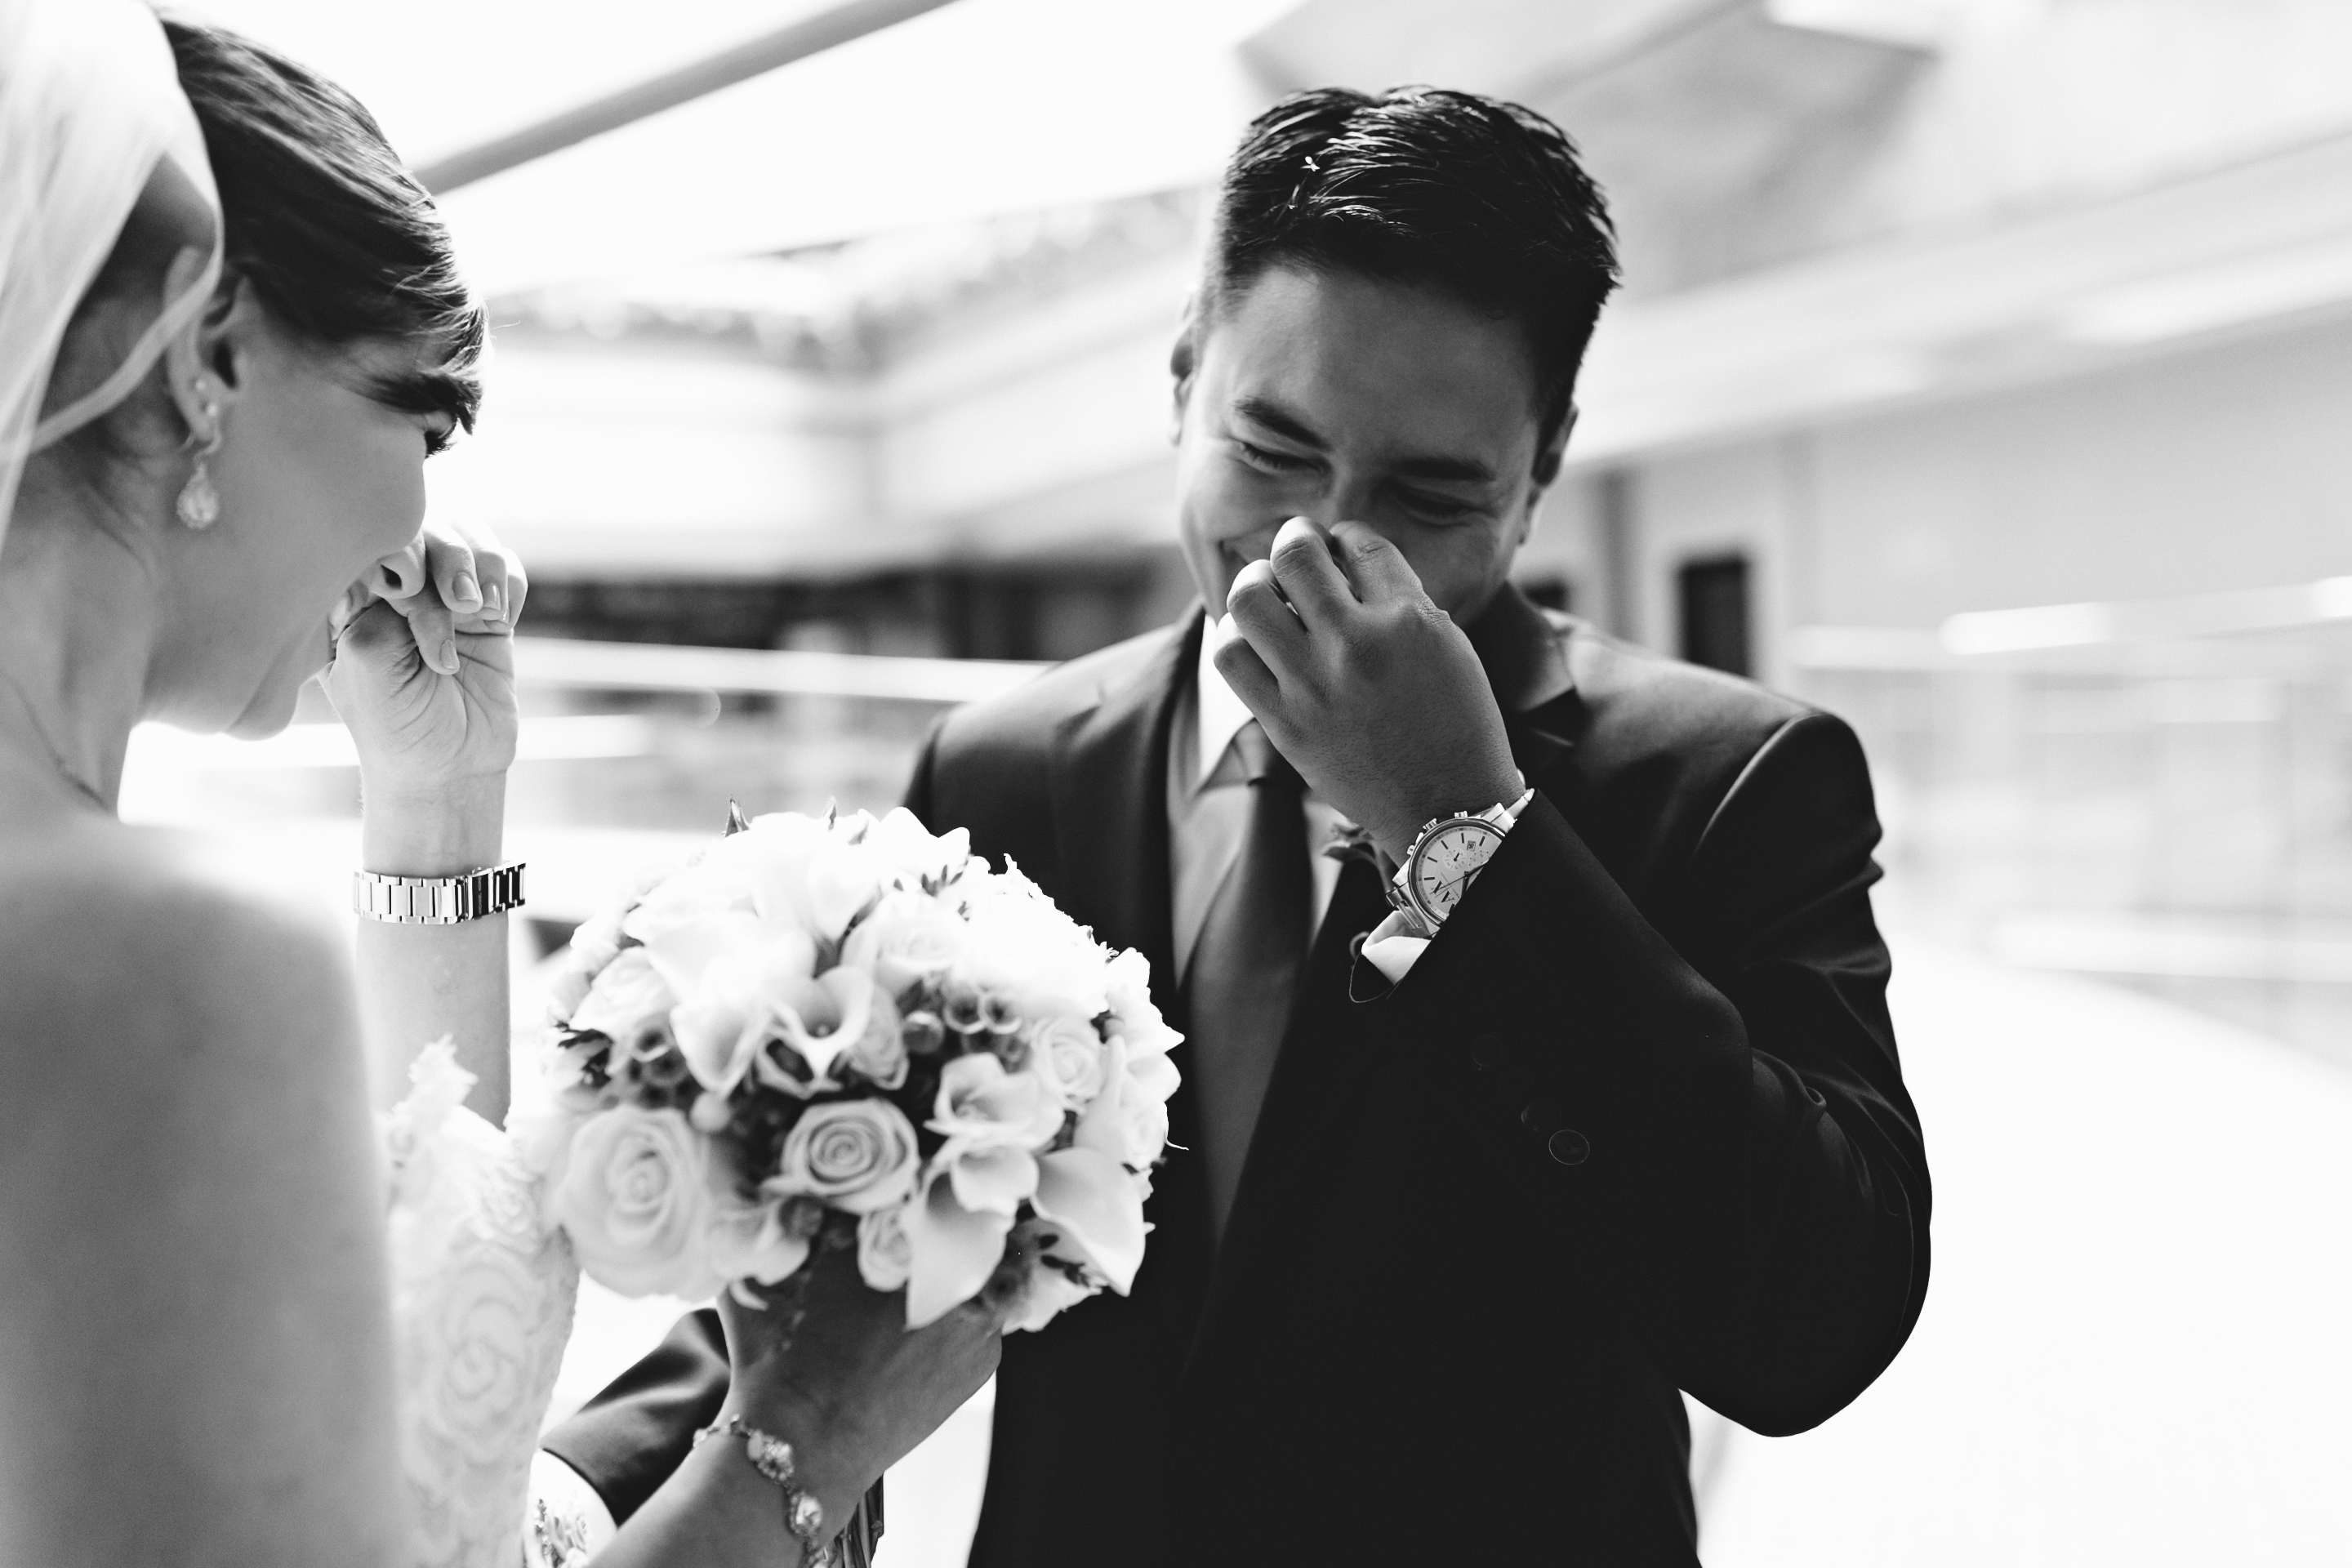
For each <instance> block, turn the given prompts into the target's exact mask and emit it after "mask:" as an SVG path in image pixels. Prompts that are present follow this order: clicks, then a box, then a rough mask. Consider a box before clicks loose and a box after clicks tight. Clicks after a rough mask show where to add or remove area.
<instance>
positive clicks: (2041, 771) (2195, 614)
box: [1791, 584, 2352, 1066]
mask: <svg viewBox="0 0 2352 1568" xmlns="http://www.w3.org/2000/svg"><path fill="white" fill-rule="evenodd" d="M2332 586H2333V585H2332V584H2316V585H2315V589H2328V588H2330V587H2332ZM2294 595H2305V598H2304V599H2303V600H2296V601H2295V602H2294V603H2290V602H2289V601H2290V599H2292V598H2293V596H2294ZM2336 598H2338V599H2342V600H2343V601H2344V605H2342V606H2341V607H2342V608H2346V609H2352V595H2336ZM2297 603H2303V604H2311V603H2315V605H2316V607H2317V608H2318V609H2320V610H2323V611H2333V610H2335V609H2336V608H2338V606H2336V604H2335V601H2334V600H2331V599H2329V598H2328V597H2327V596H2326V595H2324V594H2321V595H2314V594H2313V591H2312V590H2302V589H2295V590H2276V591H2272V592H2270V593H2268V594H2265V595H2209V596H2203V597H2200V598H2199V599H2195V600H2179V601H2172V602H2170V604H2169V605H2114V606H2104V605H2072V606H2053V607H2051V608H2050V609H2048V610H2037V611H2017V612H2002V613H2000V615H1999V616H1967V617H1955V619H1954V621H1953V622H1952V623H1949V624H1948V625H1947V626H1946V627H1945V628H1944V630H1943V631H1942V632H1941V633H1940V634H1937V633H1915V632H1885V631H1875V630H1866V629H1851V628H1822V627H1816V628H1810V629H1808V630H1805V631H1802V632H1800V633H1798V634H1797V635H1796V636H1795V637H1793V638H1792V639H1791V653H1792V656H1793V657H1792V659H1791V663H1792V665H1793V666H1794V667H1795V673H1794V679H1793V684H1794V685H1796V686H1797V688H1798V689H1799V690H1800V692H1801V694H1802V695H1803V696H1805V697H1807V698H1808V699H1810V700H1814V701H1817V702H1819V703H1821V704H1822V706H1824V707H1826V708H1829V709H1831V710H1833V711H1836V712H1838V713H1840V714H1842V715H1843V716H1844V717H1845V718H1847V719H1848V720H1850V721H1852V722H1853V724H1854V726H1855V728H1856V729H1857V730H1858V731H1860V732H1861V734H1862V737H1863V740H1864V745H1865V746H1866V747H1867V748H1868V750H1869V752H1870V758H1871V764H1872V770H1873V773H1874V778H1875V780H1876V783H1877V787H1878V793H1879V803H1880V811H1881V816H1883V818H1884V819H1885V826H1886V843H1885V849H1884V852H1883V854H1882V859H1883V860H1884V862H1885V865H1886V867H1887V870H1888V879H1887V882H1886V886H1885V890H1884V893H1883V895H1882V907H1883V908H1884V909H1885V911H1886V913H1887V915H1888V918H1889V920H1890V921H1891V922H1893V923H1895V924H1897V925H1901V924H1906V923H1907V924H1910V925H1913V926H1915V927H1923V928H1927V929H1932V930H1935V931H1938V932H1940V933H1942V934H1944V935H1947V936H1951V937H1956V938H1958V939H1961V940H1964V941H1966V942H1970V943H1971V944H1974V945H1976V946H1978V947H1979V948H1980V949H1981V950H1983V951H1986V952H1990V953H1991V954H1992V955H1994V956H1996V957H1998V958H2000V959H2002V960H2004V961H2006V962H2008V963H2015V964H2021V965H2028V966H2033V967H2042V968H2053V969H2063V970H2071V971H2075V972H2078V973H2091V974H2097V975H2102V976H2105V977H2107V978H2110V979H2113V980H2116V981H2117V982H2119V983H2122V984H2129V985H2131V986H2134V987H2136V988H2139V989H2143V990H2147V991H2150V992H2153V993H2156V994H2162V995H2166V996H2168V997H2170V998H2171V999H2173V1000H2176V1001H2179V1002H2183V1003H2186V1004H2188V1005H2192V1006H2196V1007H2199V1008H2200V1009H2202V1010H2205V1011H2208V1012H2210V1013H2214V1014H2218V1015H2220V1016H2224V1017H2228V1018H2231V1019H2232V1020H2234V1021H2237V1022H2240V1023H2242V1024H2245V1025H2247V1026H2251V1027H2253V1028H2256V1029H2259V1030H2261V1031H2263V1032H2264V1033H2266V1034H2270V1035H2272V1036H2273V1037H2279V1038H2284V1039H2287V1040H2291V1041H2293V1042H2294V1043H2296V1044H2298V1045H2300V1046H2304V1047H2309V1048H2311V1049H2314V1050H2315V1051H2318V1052H2320V1053H2322V1054H2324V1055H2326V1056H2329V1057H2331V1058H2334V1059H2336V1060H2339V1061H2342V1062H2344V1063H2345V1064H2346V1065H2347V1066H2352V624H2348V623H2347V622H2346V621H2344V620H2342V619H2340V618H2337V617H2336V615H2335V614H2333V613H2330V614H2326V615H2324V616H2323V615H2315V614H2309V613H2305V614H2297V613H2296V610H2295V605H2296V604H2297ZM2035 617H2040V619H2039V620H2038V621H2037V620H2036V619H2035Z"/></svg>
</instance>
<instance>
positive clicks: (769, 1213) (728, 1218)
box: [705, 1204, 809, 1285]
mask: <svg viewBox="0 0 2352 1568" xmlns="http://www.w3.org/2000/svg"><path fill="white" fill-rule="evenodd" d="M705 1245H706V1246H707V1247H709V1256H710V1266H711V1268H713V1269H714V1270H715V1271H716V1272H717V1273H718V1274H719V1276H720V1277H722V1278H723V1279H729V1280H730V1281H731V1280H741V1279H751V1280H756V1281H757V1282H759V1283H760V1284H761V1285H773V1284H775V1283H776V1282H777V1281H778V1280H780V1279H787V1278H789V1277H790V1276H791V1275H793V1273H795V1272H797V1271H798V1269H799V1268H800V1266H801V1265H802V1264H803V1263H805V1262H807V1261H808V1255H809V1244H808V1242H807V1241H806V1239H804V1238H803V1237H797V1236H794V1235H793V1234H792V1232H790V1231H788V1230H786V1229H785V1228H784V1218H783V1205H782V1204H761V1205H759V1206H757V1207H751V1208H746V1207H737V1206H733V1205H730V1206H728V1207H726V1208H724V1209H721V1210H720V1211H719V1213H717V1214H715V1215H713V1216H712V1217H711V1222H710V1233H709V1237H708V1239H707V1241H706V1243H705Z"/></svg>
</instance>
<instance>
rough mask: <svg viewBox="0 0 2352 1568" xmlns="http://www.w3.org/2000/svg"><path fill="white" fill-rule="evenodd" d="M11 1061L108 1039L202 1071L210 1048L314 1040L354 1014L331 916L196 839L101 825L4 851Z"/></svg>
mask: <svg viewBox="0 0 2352 1568" xmlns="http://www.w3.org/2000/svg"><path fill="white" fill-rule="evenodd" d="M0 995H5V996H7V997H8V998H9V1003H8V1005H7V1006H5V1008H0V1059H5V1058H19V1060H20V1061H21V1057H22V1054H23V1053H24V1052H26V1051H27V1050H30V1051H36V1052H38V1053H40V1054H41V1055H43V1056H45V1057H52V1058H54V1057H58V1056H59V1055H62V1054H64V1053H65V1050H66V1047H68V1046H71V1045H75V1044H80V1043H85V1042H94V1041H96V1040H99V1039H101V1038H102V1039H103V1040H104V1041H105V1042H106V1043H107V1045H108V1047H109V1054H110V1055H112V1056H116V1057H118V1058H119V1055H120V1053H121V1052H123V1051H126V1050H131V1049H136V1048H138V1047H139V1046H140V1044H141V1043H142V1042H147V1043H151V1044H152V1045H154V1046H155V1047H157V1048H159V1049H163V1050H164V1051H166V1052H168V1053H170V1054H171V1055H172V1056H173V1057H174V1058H178V1059H180V1060H182V1061H183V1062H184V1064H185V1065H187V1066H190V1067H194V1066H196V1065H197V1063H196V1062H195V1061H194V1060H191V1059H189V1058H197V1057H202V1056H204V1055H205V1054H206V1053H205V1047H206V1046H207V1045H208V1044H209V1043H212V1042H221V1041H237V1042H241V1043H242V1044H243V1045H244V1046H245V1047H247V1048H248V1049H265V1050H266V1049H268V1047H270V1046H272V1045H274V1044H277V1043H279V1042H286V1043H288V1044H290V1043H291V1039H290V1037H292V1036H297V1035H300V1036H309V1037H311V1038H313V1039H315V1038H316V1037H317V1035H318V1033H319V1032H320V1030H322V1029H333V1028H335V1027H336V1025H337V1021H338V1020H339V1019H341V1018H344V1017H347V1016H349V1014H350V1011H351V1006H352V1004H351V1000H350V995H351V982H350V979H349V976H348V966H347V961H346V960H345V958H344V956H343V953H342V943H341V941H340V940H339V937H338V933H337V932H336V931H335V929H334V925H333V922H332V921H331V920H330V919H329V918H327V916H326V915H325V913H324V912H323V911H320V910H314V909H312V908H310V907H306V905H305V904H304V903H303V902H302V901H301V900H299V899H297V898H294V897H291V896H289V894H288V893H287V892H286V891H285V890H284V889H282V888H280V887H278V886H276V885H273V883H272V882H271V881H270V880H269V879H268V876H267V875H266V874H262V873H257V871H256V870H255V869H254V868H251V867H249V866H247V865H246V864H244V863H243V862H242V861H241V860H240V858H238V857H237V856H236V853H235V852H234V851H231V850H227V849H224V848H222V847H218V846H215V845H214V844H211V843H209V842H207V841H206V840H205V839H204V838H202V837H198V836H195V835H192V834H184V833H175V832H169V831H163V830H154V829H142V828H126V827H121V826H116V825H113V824H110V823H100V822H96V821H91V822H89V823H86V824H83V823H78V824H76V825H75V826H73V827H72V828H70V829H68V830H67V831H64V832H61V833H57V834H53V835H47V836H44V837H41V838H39V839H37V840H34V839H27V838H16V839H12V840H11V841H9V842H7V843H5V844H0ZM345 1032H346V1033H347V1032H348V1031H347V1030H346V1031H345ZM20 1081H21V1080H20Z"/></svg>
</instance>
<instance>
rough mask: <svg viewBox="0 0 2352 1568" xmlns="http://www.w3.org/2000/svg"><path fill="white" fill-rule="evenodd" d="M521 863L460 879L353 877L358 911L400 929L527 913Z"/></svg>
mask: <svg viewBox="0 0 2352 1568" xmlns="http://www.w3.org/2000/svg"><path fill="white" fill-rule="evenodd" d="M522 868H523V863H522V862H521V861H520V860H510V861H509V862H508V863H507V864H505V865H503V866H486V867H484V868H481V869H480V870H478V871H465V872H460V873H459V874H458V875H457V876H455V877H387V876H384V875H383V874H381V873H380V872H375V871H354V872H353V873H352V912H353V913H355V914H361V915H365V916H366V917H367V918H368V919H370V920H372V921H388V922H390V923H392V924H394V925H429V926H453V925H462V924H463V923H465V922H466V921H478V920H480V919H481V918H483V917H484V916H485V915H499V914H504V913H506V912H507V911H508V910H519V909H520V908H522V902H523V899H522Z"/></svg>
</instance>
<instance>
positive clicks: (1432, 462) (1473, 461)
mask: <svg viewBox="0 0 2352 1568" xmlns="http://www.w3.org/2000/svg"><path fill="white" fill-rule="evenodd" d="M1234 413H1235V414H1238V415H1240V416H1242V417H1243V418H1244V419H1246V420H1248V421H1249V422H1250V423H1251V424H1253V425H1259V426H1265V428H1266V429H1268V430H1271V431H1272V432H1274V433H1275V434H1276V435H1277V436H1279V437H1282V438H1283V439H1285V440H1286V441H1294V442H1297V444H1298V445H1299V446H1301V447H1307V449H1309V450H1310V451H1316V452H1321V451H1326V450H1328V447H1329V443H1328V442H1326V441H1325V440H1324V439H1323V437H1320V436H1318V435H1317V434H1316V433H1315V432H1314V430H1312V429H1311V428H1309V427H1308V426H1307V422H1306V421H1305V420H1303V419H1300V418H1299V417H1298V416H1297V415H1295V414H1293V413H1291V412H1290V411H1289V410H1288V409H1286V408H1285V407H1283V406H1282V405H1280V404H1278V403H1273V402H1269V401H1268V400H1266V399H1265V398H1263V397H1255V396H1251V397H1239V398H1236V399H1234ZM1389 468H1390V469H1391V471H1393V472H1395V473H1397V474H1400V475H1402V476H1403V477H1404V478H1406V479H1423V480H1427V481H1428V482H1430V483H1432V484H1442V485H1491V484H1493V483H1494V482H1495V470H1494V469H1493V468H1491V467H1489V466H1488V465H1486V464H1485V463H1482V462H1480V461H1479V460H1478V459H1477V458H1464V457H1455V456H1450V455H1448V454H1444V453H1439V452H1429V453H1415V454H1412V455H1410V456H1407V457H1402V458H1396V459H1395V460H1394V461H1392V462H1391V463H1390V464H1389Z"/></svg>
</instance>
